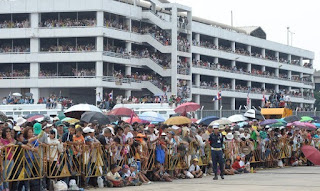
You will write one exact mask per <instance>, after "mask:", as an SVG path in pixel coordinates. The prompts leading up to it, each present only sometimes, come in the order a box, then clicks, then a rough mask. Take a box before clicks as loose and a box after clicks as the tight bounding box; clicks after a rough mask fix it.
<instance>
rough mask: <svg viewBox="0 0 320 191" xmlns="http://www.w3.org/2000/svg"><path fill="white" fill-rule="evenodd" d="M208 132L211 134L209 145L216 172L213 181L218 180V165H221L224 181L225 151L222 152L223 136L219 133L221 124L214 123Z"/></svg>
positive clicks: (221, 174)
mask: <svg viewBox="0 0 320 191" xmlns="http://www.w3.org/2000/svg"><path fill="white" fill-rule="evenodd" d="M208 131H209V133H210V137H209V143H210V146H211V157H212V164H213V172H214V178H213V180H218V166H217V163H219V167H220V176H221V179H224V159H223V151H222V146H223V136H222V134H221V133H220V132H219V124H218V123H214V124H212V125H209V128H208Z"/></svg>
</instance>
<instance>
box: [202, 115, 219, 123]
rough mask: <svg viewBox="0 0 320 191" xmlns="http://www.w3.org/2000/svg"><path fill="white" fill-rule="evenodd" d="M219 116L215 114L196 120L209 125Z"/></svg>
mask: <svg viewBox="0 0 320 191" xmlns="http://www.w3.org/2000/svg"><path fill="white" fill-rule="evenodd" d="M218 119H219V117H217V116H208V117H205V118H202V119H200V120H199V121H197V123H198V124H200V123H203V124H205V125H209V124H210V123H211V122H212V121H215V120H218Z"/></svg>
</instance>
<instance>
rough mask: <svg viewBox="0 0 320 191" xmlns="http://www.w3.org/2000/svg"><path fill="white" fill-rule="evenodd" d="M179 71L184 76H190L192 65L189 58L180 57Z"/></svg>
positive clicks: (178, 61) (178, 62)
mask: <svg viewBox="0 0 320 191" xmlns="http://www.w3.org/2000/svg"><path fill="white" fill-rule="evenodd" d="M177 70H178V74H183V75H189V74H190V64H189V62H188V59H187V58H184V57H178V60H177Z"/></svg>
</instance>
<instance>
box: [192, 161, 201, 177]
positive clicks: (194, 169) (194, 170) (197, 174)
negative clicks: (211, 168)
mask: <svg viewBox="0 0 320 191" xmlns="http://www.w3.org/2000/svg"><path fill="white" fill-rule="evenodd" d="M192 162H193V163H192V165H191V166H190V167H189V172H190V173H191V174H192V175H193V176H194V177H195V178H202V175H203V172H202V170H201V168H200V167H199V165H198V162H199V160H198V159H197V158H194V159H193V161H192Z"/></svg>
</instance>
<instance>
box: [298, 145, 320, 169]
mask: <svg viewBox="0 0 320 191" xmlns="http://www.w3.org/2000/svg"><path fill="white" fill-rule="evenodd" d="M301 150H302V152H303V154H304V156H305V157H306V158H307V159H308V160H309V161H311V162H312V163H313V164H314V165H320V151H318V150H317V149H316V148H314V147H312V146H309V145H304V146H303V147H302V148H301Z"/></svg>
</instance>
